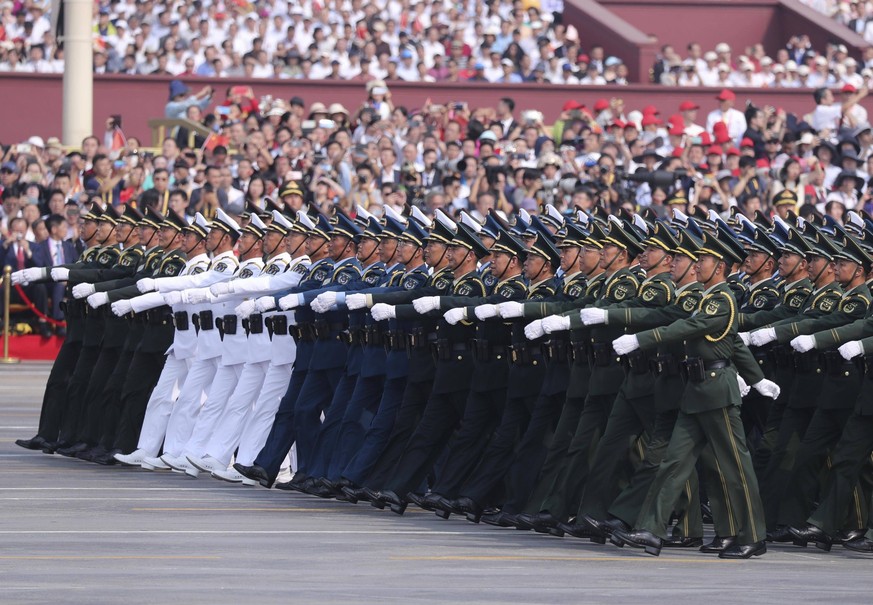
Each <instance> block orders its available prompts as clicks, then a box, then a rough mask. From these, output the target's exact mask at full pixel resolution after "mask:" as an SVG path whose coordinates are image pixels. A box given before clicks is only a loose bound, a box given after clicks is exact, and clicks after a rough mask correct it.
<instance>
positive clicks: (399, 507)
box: [379, 489, 409, 515]
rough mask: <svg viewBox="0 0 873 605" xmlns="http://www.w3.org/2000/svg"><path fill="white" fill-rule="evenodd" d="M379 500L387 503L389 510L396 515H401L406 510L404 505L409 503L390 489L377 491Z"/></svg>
mask: <svg viewBox="0 0 873 605" xmlns="http://www.w3.org/2000/svg"><path fill="white" fill-rule="evenodd" d="M379 500H381V501H382V502H385V503H387V504H388V506H390V507H391V512H392V513H394V514H396V515H402V514H403V513H405V512H406V506H407V505H408V504H409V502H407V501H406V500H405V499H404V498H401V497H400V496H398V495H397V494H396V493H394V492H392V491H391V490H390V489H389V490H385V491H384V492H383V491H380V492H379Z"/></svg>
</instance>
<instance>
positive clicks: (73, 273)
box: [67, 245, 145, 284]
mask: <svg viewBox="0 0 873 605" xmlns="http://www.w3.org/2000/svg"><path fill="white" fill-rule="evenodd" d="M103 254H104V253H103V252H101V256H103ZM108 254H109V255H108V256H106V257H104V258H112V257H114V258H115V264H114V265H112V266H109V267H105V266H103V265H102V264H101V265H100V266H98V267H91V268H75V269H70V275H69V277H68V278H67V282H68V283H73V284H81V283H94V282H103V281H108V280H112V279H121V278H124V277H128V276H131V275H134V274H135V273H136V272H137V269H138V268H139V266H140V264H141V263H142V259H143V256H144V254H145V247H144V246H140V245H136V246H131V247H130V248H126V249H124V250H121V249H120V248H117V247H116V248H113V250H112V252H109V253H108ZM116 254H117V256H116Z"/></svg>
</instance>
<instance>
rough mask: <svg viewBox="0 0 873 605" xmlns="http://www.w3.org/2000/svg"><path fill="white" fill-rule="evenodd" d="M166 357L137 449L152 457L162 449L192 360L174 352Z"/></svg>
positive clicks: (150, 399) (146, 414)
mask: <svg viewBox="0 0 873 605" xmlns="http://www.w3.org/2000/svg"><path fill="white" fill-rule="evenodd" d="M166 359H167V361H166V363H165V364H164V369H163V370H162V371H161V376H160V378H158V382H157V384H156V385H155V388H154V389H153V390H152V393H151V395H150V396H149V400H148V405H147V406H146V409H145V417H144V419H143V422H142V430H141V431H140V433H139V443H137V449H141V450H143V451H144V452H145V453H146V455H147V456H150V457H152V458H153V457H155V456H157V455H158V454H159V453H160V451H161V444H162V443H163V442H164V435H166V433H167V423H168V422H169V421H170V412H172V411H173V402H174V401H175V400H176V395H177V394H178V393H179V390H180V388H181V386H182V383H183V382H184V381H185V377H186V376H187V374H188V366H189V364H190V362H191V360H190V359H177V358H176V356H175V355H174V354H173V353H170V354H169V355H167V358H166Z"/></svg>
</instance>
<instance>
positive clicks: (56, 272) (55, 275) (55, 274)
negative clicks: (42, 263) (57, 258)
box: [52, 267, 70, 281]
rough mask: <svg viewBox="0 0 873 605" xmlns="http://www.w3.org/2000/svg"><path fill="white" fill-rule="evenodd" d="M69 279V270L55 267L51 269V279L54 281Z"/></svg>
mask: <svg viewBox="0 0 873 605" xmlns="http://www.w3.org/2000/svg"><path fill="white" fill-rule="evenodd" d="M69 277H70V270H69V269H67V268H66V267H55V268H54V269H52V279H53V280H54V281H67V279H68V278H69Z"/></svg>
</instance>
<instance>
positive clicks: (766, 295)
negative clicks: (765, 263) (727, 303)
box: [737, 277, 782, 314]
mask: <svg viewBox="0 0 873 605" xmlns="http://www.w3.org/2000/svg"><path fill="white" fill-rule="evenodd" d="M781 299H782V289H781V288H780V287H779V286H778V285H777V284H776V281H775V280H774V279H773V278H772V277H768V278H767V279H762V280H761V281H759V282H755V283H754V284H752V285H750V286H749V289H748V290H747V291H746V296H745V298H744V299H743V301H742V303H741V304H740V314H742V313H755V312H757V311H769V310H770V309H772V308H773V307H775V306H776V305H778V304H779V303H780V302H781ZM737 302H738V303H739V302H740V301H739V299H737Z"/></svg>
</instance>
